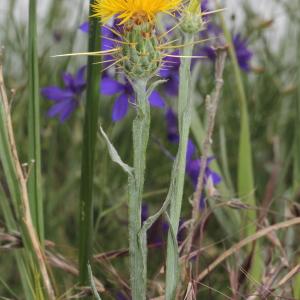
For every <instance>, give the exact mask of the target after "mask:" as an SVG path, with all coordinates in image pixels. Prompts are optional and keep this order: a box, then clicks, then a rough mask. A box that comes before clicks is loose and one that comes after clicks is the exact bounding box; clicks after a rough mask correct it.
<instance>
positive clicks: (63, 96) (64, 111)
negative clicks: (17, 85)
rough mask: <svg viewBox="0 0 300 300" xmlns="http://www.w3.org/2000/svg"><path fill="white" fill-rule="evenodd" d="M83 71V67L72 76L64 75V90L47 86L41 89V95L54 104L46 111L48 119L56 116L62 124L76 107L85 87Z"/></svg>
mask: <svg viewBox="0 0 300 300" xmlns="http://www.w3.org/2000/svg"><path fill="white" fill-rule="evenodd" d="M85 69H86V67H85V66H83V67H81V68H80V69H79V70H78V71H77V73H76V74H75V75H74V76H73V75H72V74H70V73H64V74H63V77H62V78H63V82H64V85H65V87H64V88H59V87H57V86H48V87H44V88H42V89H41V93H42V95H43V96H44V97H45V98H47V99H48V100H50V101H53V102H54V104H53V105H52V107H51V108H50V109H49V110H48V113H47V114H48V116H49V117H55V116H57V117H59V119H60V121H61V122H62V123H63V122H64V121H66V120H67V119H68V118H69V117H70V116H71V114H72V113H73V111H74V110H75V109H76V108H77V107H78V105H79V102H80V97H81V94H82V93H83V91H84V90H85V87H86V81H85V78H84V73H85Z"/></svg>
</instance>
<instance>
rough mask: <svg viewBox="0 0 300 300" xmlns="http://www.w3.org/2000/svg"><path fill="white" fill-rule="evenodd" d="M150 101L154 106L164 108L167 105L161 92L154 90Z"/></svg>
mask: <svg viewBox="0 0 300 300" xmlns="http://www.w3.org/2000/svg"><path fill="white" fill-rule="evenodd" d="M149 102H150V104H151V105H152V106H154V107H159V108H163V107H164V106H165V102H164V100H163V99H162V97H161V96H160V94H159V93H158V92H156V91H153V92H152V94H151V95H150V97H149Z"/></svg>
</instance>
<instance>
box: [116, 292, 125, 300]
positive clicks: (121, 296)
mask: <svg viewBox="0 0 300 300" xmlns="http://www.w3.org/2000/svg"><path fill="white" fill-rule="evenodd" d="M116 300H128V298H127V297H125V296H124V294H123V293H121V292H118V293H117V295H116Z"/></svg>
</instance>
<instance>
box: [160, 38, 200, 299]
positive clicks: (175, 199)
mask: <svg viewBox="0 0 300 300" xmlns="http://www.w3.org/2000/svg"><path fill="white" fill-rule="evenodd" d="M193 41H194V35H193V34H188V33H185V34H184V45H186V46H185V47H184V49H183V54H182V55H183V58H182V60H181V65H180V70H179V76H180V78H179V99H178V127H179V148H178V152H177V156H176V160H175V162H174V164H175V165H176V170H175V172H173V173H172V178H171V185H170V191H169V193H170V195H171V198H170V199H171V203H170V223H171V226H172V229H173V231H174V235H175V237H176V236H177V233H178V226H179V220H180V213H181V206H182V196H183V187H184V178H185V168H186V152H187V144H188V138H189V132H190V126H191V119H192V101H191V71H190V68H191V59H190V58H188V57H190V56H191V55H192V53H193V47H194V46H193ZM176 251H178V250H177V248H175V247H174V242H173V239H172V233H171V231H170V230H169V233H168V246H167V264H166V299H167V300H174V299H175V294H176V288H177V284H178V279H179V278H178V274H179V271H178V270H179V261H178V253H176Z"/></svg>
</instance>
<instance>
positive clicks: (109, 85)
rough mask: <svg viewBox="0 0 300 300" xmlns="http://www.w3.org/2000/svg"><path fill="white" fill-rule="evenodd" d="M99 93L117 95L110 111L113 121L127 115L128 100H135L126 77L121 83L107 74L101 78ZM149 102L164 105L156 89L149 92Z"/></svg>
mask: <svg viewBox="0 0 300 300" xmlns="http://www.w3.org/2000/svg"><path fill="white" fill-rule="evenodd" d="M101 94H102V95H107V96H112V95H116V94H117V95H118V97H117V99H116V100H115V103H114V106H113V111H112V119H113V121H114V122H117V121H120V120H122V119H123V118H124V117H125V116H126V115H127V112H128V107H129V105H128V104H129V102H132V103H133V102H134V101H135V100H134V99H135V95H134V91H133V88H132V86H131V84H130V83H129V81H128V80H127V79H126V78H124V80H123V83H121V82H119V81H117V80H115V79H113V78H111V77H110V76H109V75H107V74H105V75H104V76H103V78H102V82H101ZM149 102H150V104H151V105H152V106H154V107H158V108H163V107H164V106H165V103H164V100H163V99H162V98H161V96H160V95H159V93H158V92H156V91H153V92H152V93H151V95H150V97H149Z"/></svg>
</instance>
